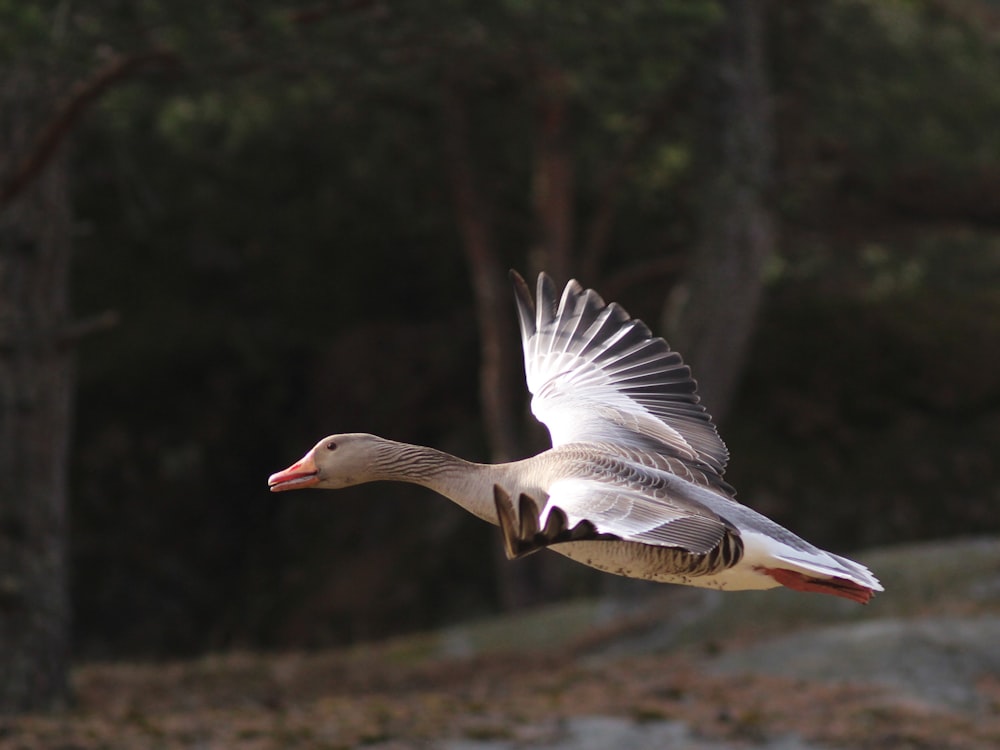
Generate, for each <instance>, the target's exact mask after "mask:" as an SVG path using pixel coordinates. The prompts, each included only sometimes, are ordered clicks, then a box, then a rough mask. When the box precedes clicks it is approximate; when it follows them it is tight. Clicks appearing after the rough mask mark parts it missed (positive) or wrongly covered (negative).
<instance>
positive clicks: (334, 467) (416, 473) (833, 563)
mask: <svg viewBox="0 0 1000 750" xmlns="http://www.w3.org/2000/svg"><path fill="white" fill-rule="evenodd" d="M511 278H512V280H513V283H514V291H515V298H516V301H517V311H518V318H519V320H520V328H521V338H522V343H523V345H524V365H525V374H526V378H527V384H528V390H529V391H530V392H531V394H532V401H531V410H532V412H533V413H534V415H535V416H536V417H537V418H538V419H539V421H541V422H542V423H543V424H545V426H546V427H547V428H548V430H549V434H550V436H551V438H552V447H551V448H550V449H549V450H546V451H543V452H542V453H539V454H538V455H536V456H532V457H531V458H526V459H524V460H521V461H513V462H511V463H503V464H479V463H471V462H468V461H465V460H463V459H460V458H457V457H456V456H452V455H450V454H447V453H443V452H441V451H438V450H435V449H433V448H428V447H424V446H419V445H410V444H406V443H398V442H395V441H392V440H386V439H384V438H380V437H377V436H375V435H369V434H364V433H348V434H341V435H331V436H329V437H326V438H323V439H322V440H320V441H319V442H318V443H317V444H316V445H315V446H314V447H313V448H312V449H311V450H310V451H309V452H308V453H306V455H305V456H303V457H302V459H301V460H299V461H297V462H296V463H294V464H292V465H291V466H290V467H288V468H287V469H285V470H284V471H279V472H277V473H275V474H272V475H271V477H270V478H269V480H268V485H269V486H270V488H271V490H272V491H273V492H283V491H286V490H296V489H303V488H306V487H314V488H322V489H338V488H341V487H349V486H351V485H356V484H361V483H364V482H373V481H379V480H388V481H396V482H409V483H412V484H418V485H422V486H424V487H429V488H430V489H432V490H434V491H435V492H438V493H439V494H441V495H444V496H445V497H447V498H449V499H450V500H452V501H454V502H455V503H457V504H458V505H460V506H461V507H463V508H465V509H466V510H467V511H469V512H470V513H472V514H474V515H476V516H478V517H479V518H482V519H483V520H485V521H489V522H490V523H492V524H495V525H498V526H499V527H500V530H501V533H502V535H503V542H504V548H505V550H506V553H507V555H508V557H510V558H514V557H520V556H522V555H527V554H530V553H532V552H535V551H536V550H539V549H541V548H543V547H551V548H552V549H553V550H554V551H556V552H559V553H560V554H562V555H565V556H566V557H568V558H570V559H572V560H576V561H577V562H580V563H583V564H585V565H589V566H591V567H594V568H597V569H598V570H603V571H606V572H609V573H615V574H618V575H622V576H629V577H632V578H642V579H647V580H652V581H662V582H666V583H679V584H686V585H689V586H701V587H706V588H713V589H721V590H725V591H735V590H742V589H769V588H776V587H778V586H785V587H787V588H790V589H794V590H796V591H812V592H817V593H822V594H832V595H834V596H840V597H844V598H846V599H851V600H853V601H856V602H861V603H867V602H868V601H869V600H870V599H871V597H872V595H873V594H874V592H876V591H882V590H883V589H882V585H881V584H880V583H879V581H878V579H877V578H875V577H874V576H873V575H872V574H871V572H870V571H869V570H868V569H867V568H866V567H864V566H863V565H860V564H859V563H856V562H853V561H852V560H848V559H847V558H844V557H841V556H839V555H836V554H833V553H832V552H826V551H824V550H821V549H819V548H817V547H814V546H813V545H812V544H810V543H809V542H807V541H805V540H803V539H801V538H800V537H798V536H796V535H795V534H793V533H792V532H790V531H788V530H787V529H785V528H784V527H782V526H780V525H778V524H777V523H775V522H774V521H772V520H770V519H769V518H766V517H765V516H763V515H761V514H759V513H757V512H756V511H754V510H752V509H751V508H749V507H747V506H746V505H743V504H741V503H739V502H737V501H736V499H735V490H734V489H733V488H732V487H731V486H730V485H728V484H727V483H726V482H725V481H724V480H723V478H722V475H723V472H724V471H725V467H726V462H727V460H728V458H729V452H728V450H727V449H726V446H725V444H724V443H723V442H722V440H721V438H720V437H719V435H718V433H717V431H716V429H715V426H714V424H713V423H712V419H711V417H710V416H709V414H708V413H707V412H706V411H705V408H704V407H703V406H702V405H701V404H700V403H699V400H698V395H697V392H696V385H695V381H694V380H693V379H692V377H691V372H690V369H689V368H688V367H687V365H685V364H684V362H683V361H682V359H681V357H680V355H679V354H678V353H677V352H675V351H672V350H671V349H670V347H669V346H668V345H667V342H666V341H664V340H663V339H662V338H658V337H655V336H653V335H652V333H651V332H650V330H649V328H647V327H646V325H645V324H644V323H642V321H640V320H636V319H633V318H631V317H630V316H629V315H628V313H626V312H625V310H624V309H623V308H622V307H621V306H620V305H618V304H616V303H611V304H606V303H605V302H604V300H603V299H601V297H600V296H599V295H598V294H597V292H595V291H594V290H592V289H583V288H582V287H581V286H580V284H578V283H577V282H576V281H570V282H569V283H568V284H567V285H566V288H565V290H564V291H563V293H562V297H561V299H560V298H559V297H558V292H557V289H556V287H555V285H554V284H553V282H552V281H551V279H550V278H549V277H548V276H547V275H545V274H544V273H543V274H540V275H539V277H538V285H537V292H536V297H537V306H536V304H535V303H534V302H533V300H532V297H531V292H530V291H529V289H528V286H527V284H526V283H525V282H524V280H523V279H522V278H521V277H520V276H519V275H518V274H517V273H516V272H514V271H512V272H511Z"/></svg>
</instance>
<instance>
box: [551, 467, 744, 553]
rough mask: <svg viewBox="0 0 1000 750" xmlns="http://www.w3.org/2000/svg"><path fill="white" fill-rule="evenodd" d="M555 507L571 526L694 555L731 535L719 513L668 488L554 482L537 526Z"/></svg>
mask: <svg viewBox="0 0 1000 750" xmlns="http://www.w3.org/2000/svg"><path fill="white" fill-rule="evenodd" d="M555 509H559V510H561V512H563V513H564V514H565V515H566V518H567V522H568V524H569V525H570V526H575V525H577V524H580V523H581V522H583V521H589V522H590V523H591V524H593V526H594V529H595V532H596V533H598V534H603V535H610V536H613V537H615V538H618V539H622V540H624V541H631V542H641V543H644V544H653V545H657V546H664V547H676V548H679V549H683V550H686V551H687V552H691V553H694V554H705V553H707V552H710V551H711V550H713V549H715V548H716V547H717V546H718V545H719V543H720V542H721V541H722V539H723V537H724V536H725V534H726V531H727V530H730V531H732V527H731V526H730V525H729V524H727V523H726V522H725V521H723V520H722V519H721V518H720V517H719V516H717V515H716V514H715V513H712V512H711V511H709V510H708V509H706V508H704V507H703V506H700V505H698V504H696V503H691V502H687V501H685V500H684V498H682V497H680V496H671V494H669V493H667V492H665V491H664V490H659V491H657V492H655V493H651V492H650V491H649V489H648V488H647V489H645V490H639V489H629V488H626V487H616V486H613V485H609V484H606V483H604V482H601V481H599V480H591V479H575V478H571V479H563V480H560V481H557V482H554V483H553V484H552V486H551V487H550V488H549V498H548V502H547V503H546V504H545V508H544V509H543V510H542V511H541V514H540V518H539V523H540V524H541V525H544V524H545V522H546V519H547V517H548V514H549V513H552V512H553V511H554V510H555Z"/></svg>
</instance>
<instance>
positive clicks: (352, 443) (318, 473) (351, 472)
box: [267, 433, 386, 492]
mask: <svg viewBox="0 0 1000 750" xmlns="http://www.w3.org/2000/svg"><path fill="white" fill-rule="evenodd" d="M385 442H386V441H384V440H382V438H379V437H376V436H375V435H367V434H364V433H349V434H344V435H330V436H329V437H325V438H323V439H322V440H320V441H319V442H318V443H316V445H314V446H313V447H312V448H311V449H310V450H309V452H308V453H306V455H304V456H303V457H302V458H300V459H299V460H298V461H296V462H295V463H294V464H292V465H291V466H289V467H288V468H287V469H284V470H283V471H279V472H277V473H275V474H272V475H271V476H270V477H269V478H268V480H267V484H268V486H269V487H270V488H271V492H284V491H286V490H301V489H305V488H306V487H314V488H316V489H328V490H335V489H340V488H341V487H351V486H352V485H355V484H362V483H364V482H370V481H372V480H373V479H376V478H377V476H378V473H377V467H378V465H379V458H380V455H381V451H380V450H379V448H380V447H382V445H383V444H384V443H385Z"/></svg>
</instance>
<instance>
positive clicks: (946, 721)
mask: <svg viewBox="0 0 1000 750" xmlns="http://www.w3.org/2000/svg"><path fill="white" fill-rule="evenodd" d="M592 645H593V644H592V643H591V642H588V643H586V644H585V643H582V642H581V643H577V644H569V645H567V646H566V647H565V648H564V649H561V650H550V651H549V652H547V653H544V654H535V655H525V654H516V655H512V654H503V655H490V656H477V657H471V658H462V659H445V660H442V659H440V658H434V657H429V656H426V655H423V654H420V653H408V652H407V650H406V649H405V648H400V647H399V646H398V644H397V645H396V646H393V647H388V646H383V647H368V648H362V649H355V650H352V651H337V652H322V653H293V654H280V655H260V654H230V655H224V656H212V657H206V658H203V659H200V660H196V661H189V662H174V663H166V664H93V665H87V666H82V667H80V668H79V669H78V670H77V671H76V673H75V686H76V692H77V704H76V706H75V707H74V708H73V709H72V710H71V711H68V712H66V713H64V714H62V715H58V716H22V717H14V718H6V719H0V750H29V749H31V750H34V749H36V748H37V749H39V750H41V749H43V748H44V749H45V750H56V749H61V750H90V749H91V748H93V749H95V750H96V749H97V748H130V749H134V750H144V749H145V748H157V749H161V750H169V749H172V748H239V749H241V750H251V749H253V750H256V749H257V748H261V749H263V748H277V747H281V748H329V749H331V750H332V749H335V748H353V747H359V746H366V745H376V744H377V745H379V747H380V748H401V749H402V748H420V747H428V746H432V744H433V742H434V741H435V740H439V739H441V738H446V737H464V738H470V739H520V740H523V741H525V742H528V743H530V741H531V738H532V737H533V736H537V735H538V732H539V731H540V730H539V728H540V727H541V728H545V727H552V726H554V725H556V724H557V723H558V721H559V720H561V719H565V718H568V717H573V716H582V715H617V716H624V717H629V718H632V719H633V720H635V721H639V722H643V721H655V720H681V721H684V722H686V723H687V724H688V725H689V726H690V727H692V728H694V730H695V731H696V733H697V734H698V735H700V736H704V737H705V738H714V739H720V740H727V741H729V742H732V743H733V744H734V746H737V747H738V746H748V747H752V746H753V745H754V744H758V743H760V742H762V741H764V740H766V739H767V738H773V737H776V736H782V735H787V734H796V735H799V736H800V737H802V738H803V739H805V740H808V741H811V742H816V743H824V744H829V745H832V746H836V747H850V748H859V749H861V750H864V749H866V748H871V749H872V750H875V749H876V748H877V749H878V750H886V749H889V750H891V749H894V748H908V749H909V748H935V749H937V748H954V749H956V750H959V749H961V750H964V749H965V748H968V749H969V750H973V749H978V748H984V747H998V746H1000V711H996V710H994V711H991V712H988V713H986V714H985V715H983V714H976V715H972V714H965V713H961V712H955V711H949V710H945V709H943V708H939V707H934V706H930V705H927V704H925V703H921V702H918V701H915V700H913V699H910V698H904V697H901V696H899V695H895V694H893V693H892V692H891V691H888V690H887V689H885V688H879V687H875V686H871V685H864V684H853V685H851V684H842V685H830V684H824V683H820V682H811V681H804V680H799V679H788V678H779V677H764V676H753V677H748V678H746V679H740V680H734V679H732V678H727V677H719V676H709V675H706V674H704V673H703V671H702V670H700V669H699V660H700V658H701V657H703V656H704V655H705V651H704V649H703V648H701V649H688V650H686V651H684V652H682V653H672V654H661V655H647V656H642V657H623V658H620V659H609V658H607V657H604V658H602V659H600V660H595V659H587V658H584V657H586V656H587V655H588V651H589V649H590V648H591V647H592ZM725 647H726V644H725V643H722V644H717V646H716V648H725ZM980 687H981V689H982V691H983V693H984V694H986V695H989V696H991V697H992V698H994V699H995V700H994V701H993V702H994V705H995V707H996V708H997V709H1000V682H997V683H994V684H984V685H982V686H980Z"/></svg>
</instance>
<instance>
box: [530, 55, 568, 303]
mask: <svg viewBox="0 0 1000 750" xmlns="http://www.w3.org/2000/svg"><path fill="white" fill-rule="evenodd" d="M538 78H539V82H538V92H537V95H536V96H537V99H536V103H535V106H536V108H537V110H536V113H535V163H534V177H533V184H532V186H531V193H532V202H533V204H534V209H535V219H536V222H537V225H538V240H537V242H536V244H535V247H534V248H533V249H532V252H531V261H530V265H531V271H530V272H538V271H547V272H548V273H549V275H550V276H552V277H553V278H554V279H555V282H556V284H557V285H560V284H564V283H566V282H567V281H569V279H570V277H571V276H573V275H575V273H576V271H575V269H574V268H573V267H572V266H573V262H572V255H573V188H574V180H573V154H572V144H571V143H570V137H569V91H568V88H569V85H568V83H567V81H566V75H565V73H563V72H562V71H561V70H559V69H558V68H553V67H543V68H542V69H541V70H540V71H539V72H538Z"/></svg>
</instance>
